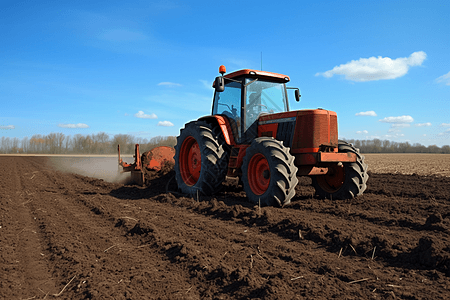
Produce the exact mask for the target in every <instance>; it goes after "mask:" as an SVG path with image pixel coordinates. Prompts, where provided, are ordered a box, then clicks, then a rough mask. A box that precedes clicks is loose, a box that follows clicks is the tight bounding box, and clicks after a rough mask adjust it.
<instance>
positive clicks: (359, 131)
mask: <svg viewBox="0 0 450 300" xmlns="http://www.w3.org/2000/svg"><path fill="white" fill-rule="evenodd" d="M356 133H357V134H368V133H369V132H368V131H367V130H363V131H361V130H358V131H357V132H356Z"/></svg>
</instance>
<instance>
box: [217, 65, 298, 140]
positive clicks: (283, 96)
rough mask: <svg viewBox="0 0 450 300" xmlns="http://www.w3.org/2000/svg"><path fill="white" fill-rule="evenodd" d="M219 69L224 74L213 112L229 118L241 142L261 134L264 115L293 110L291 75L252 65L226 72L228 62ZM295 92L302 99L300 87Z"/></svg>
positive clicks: (220, 81)
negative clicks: (291, 106) (260, 118)
mask: <svg viewBox="0 0 450 300" xmlns="http://www.w3.org/2000/svg"><path fill="white" fill-rule="evenodd" d="M219 72H220V73H222V76H219V77H217V78H216V80H215V82H214V88H215V93H214V101H213V106H212V114H213V115H224V116H226V117H227V118H228V120H229V121H230V124H231V128H232V130H233V135H234V137H235V139H236V142H237V143H249V142H250V141H251V140H253V139H254V138H255V137H257V133H258V122H257V120H258V118H259V117H260V116H262V115H265V114H274V113H282V112H287V111H289V103H288V98H287V91H286V89H287V88H286V83H287V82H289V80H290V79H289V76H286V75H282V74H277V73H271V72H265V71H257V70H249V69H245V70H240V71H236V72H233V73H229V74H226V75H225V76H224V73H225V67H224V66H221V67H220V69H219ZM295 96H296V100H297V101H299V98H300V93H299V92H298V89H296V92H295Z"/></svg>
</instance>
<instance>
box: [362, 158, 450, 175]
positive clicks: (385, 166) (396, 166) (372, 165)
mask: <svg viewBox="0 0 450 300" xmlns="http://www.w3.org/2000/svg"><path fill="white" fill-rule="evenodd" d="M364 156H365V157H366V159H365V161H366V163H367V164H368V165H369V170H370V171H372V172H374V173H393V174H395V173H401V174H414V173H416V174H418V175H427V176H430V175H440V176H446V177H450V154H421V153H417V154H416V153H405V154H399V153H395V154H364Z"/></svg>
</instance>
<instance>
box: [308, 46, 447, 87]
mask: <svg viewBox="0 0 450 300" xmlns="http://www.w3.org/2000/svg"><path fill="white" fill-rule="evenodd" d="M426 57H427V54H426V53H425V52H423V51H418V52H414V53H412V54H411V55H410V56H409V57H399V58H396V59H391V58H389V57H381V56H378V57H374V56H372V57H369V58H360V59H359V60H352V61H351V62H348V63H346V64H341V65H339V66H336V67H334V68H333V69H332V70H328V71H326V72H323V73H320V72H319V73H316V76H323V77H326V78H330V77H333V75H343V76H344V78H345V79H347V80H351V81H358V82H363V81H372V80H383V79H395V78H398V77H401V76H404V75H405V74H406V73H408V70H409V68H410V67H413V66H420V65H421V64H422V62H423V61H424V60H425V58H426ZM444 76H445V75H444Z"/></svg>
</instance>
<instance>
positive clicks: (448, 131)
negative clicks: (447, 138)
mask: <svg viewBox="0 0 450 300" xmlns="http://www.w3.org/2000/svg"><path fill="white" fill-rule="evenodd" d="M449 133H450V128H449V129H447V130H445V131H444V132H441V133H439V134H438V135H439V136H442V135H447V134H449Z"/></svg>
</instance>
